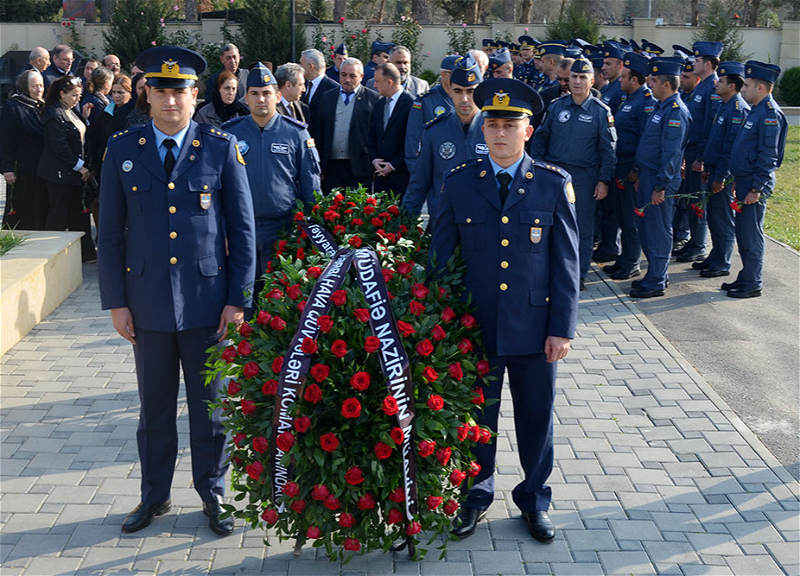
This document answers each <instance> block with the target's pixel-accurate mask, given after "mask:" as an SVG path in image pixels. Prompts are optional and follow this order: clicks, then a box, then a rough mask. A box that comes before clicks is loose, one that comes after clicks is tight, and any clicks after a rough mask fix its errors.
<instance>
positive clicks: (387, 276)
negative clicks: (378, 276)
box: [381, 268, 394, 284]
mask: <svg viewBox="0 0 800 576" xmlns="http://www.w3.org/2000/svg"><path fill="white" fill-rule="evenodd" d="M381 272H383V281H384V282H386V283H387V284H388V283H389V282H391V281H392V278H394V270H392V269H391V268H384V269H383V270H381Z"/></svg>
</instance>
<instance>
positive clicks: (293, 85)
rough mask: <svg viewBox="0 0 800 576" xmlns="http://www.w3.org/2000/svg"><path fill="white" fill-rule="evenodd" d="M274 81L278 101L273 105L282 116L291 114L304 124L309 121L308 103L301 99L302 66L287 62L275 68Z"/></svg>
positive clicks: (303, 86)
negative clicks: (276, 85) (276, 86)
mask: <svg viewBox="0 0 800 576" xmlns="http://www.w3.org/2000/svg"><path fill="white" fill-rule="evenodd" d="M275 81H276V82H277V83H278V96H279V97H280V101H279V102H278V104H277V106H276V107H275V110H276V112H278V114H281V115H282V116H291V117H292V118H294V119H295V120H299V121H300V122H302V123H304V124H308V123H309V122H310V121H311V113H310V111H309V108H308V104H306V103H305V102H303V101H302V97H303V93H304V92H305V91H306V85H305V81H304V79H303V67H302V66H300V64H295V63H294V62H287V63H286V64H283V65H281V66H278V69H277V70H275Z"/></svg>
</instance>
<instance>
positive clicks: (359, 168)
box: [312, 58, 378, 194]
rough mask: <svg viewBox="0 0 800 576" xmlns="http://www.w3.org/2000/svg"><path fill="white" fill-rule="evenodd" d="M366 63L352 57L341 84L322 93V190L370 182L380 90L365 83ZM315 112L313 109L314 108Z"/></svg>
mask: <svg viewBox="0 0 800 576" xmlns="http://www.w3.org/2000/svg"><path fill="white" fill-rule="evenodd" d="M363 77H364V65H363V64H362V63H361V60H359V59H358V58H348V59H347V60H345V61H344V62H343V63H342V66H341V70H340V78H341V82H342V83H341V87H340V88H339V89H338V90H328V91H327V92H325V93H324V94H323V95H322V99H321V101H320V110H324V111H325V113H324V114H322V113H320V114H317V116H316V118H315V122H316V130H315V132H316V137H315V138H316V139H317V147H318V150H319V154H320V167H321V168H322V174H323V178H324V179H323V181H322V191H323V193H325V194H327V193H329V192H330V191H331V190H332V189H334V188H339V187H356V186H358V184H364V185H369V184H370V182H371V180H372V171H373V169H372V158H371V157H370V155H369V144H368V140H369V129H370V125H371V124H372V113H373V110H374V108H375V104H376V103H377V102H378V93H377V92H375V91H374V90H371V89H369V88H367V87H366V86H362V85H361V80H362V78H363ZM312 115H313V112H312Z"/></svg>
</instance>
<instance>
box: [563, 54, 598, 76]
mask: <svg viewBox="0 0 800 576" xmlns="http://www.w3.org/2000/svg"><path fill="white" fill-rule="evenodd" d="M569 71H570V72H574V73H575V74H594V66H592V63H591V62H589V60H587V59H586V58H578V59H577V60H575V62H573V63H572V67H571V68H570V69H569Z"/></svg>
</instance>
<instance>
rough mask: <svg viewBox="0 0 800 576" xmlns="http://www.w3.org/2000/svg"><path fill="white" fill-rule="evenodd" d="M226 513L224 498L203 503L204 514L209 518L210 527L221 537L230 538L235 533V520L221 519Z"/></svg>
mask: <svg viewBox="0 0 800 576" xmlns="http://www.w3.org/2000/svg"><path fill="white" fill-rule="evenodd" d="M224 511H225V510H224V509H223V508H222V498H220V497H219V496H217V497H216V499H214V500H212V501H211V502H203V513H204V514H205V515H206V516H208V527H209V528H211V530H212V531H213V532H214V533H215V534H219V535H220V536H228V535H230V534H232V533H233V518H230V517H228V518H220V515H221V514H222V513H223V512H224Z"/></svg>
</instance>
